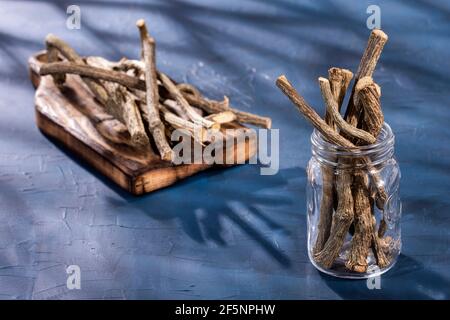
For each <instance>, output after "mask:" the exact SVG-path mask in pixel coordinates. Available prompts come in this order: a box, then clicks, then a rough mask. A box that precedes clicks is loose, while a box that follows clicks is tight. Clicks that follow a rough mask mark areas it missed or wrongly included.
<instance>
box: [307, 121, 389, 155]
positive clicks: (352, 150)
mask: <svg viewBox="0 0 450 320" xmlns="http://www.w3.org/2000/svg"><path fill="white" fill-rule="evenodd" d="M394 143H395V136H394V133H393V132H392V129H391V127H390V126H389V124H387V123H386V122H384V123H383V127H382V129H381V132H380V134H379V135H378V138H377V141H376V142H375V143H373V144H369V145H363V146H355V147H342V146H339V145H336V144H334V143H331V142H328V141H326V140H325V139H324V137H323V135H322V134H321V133H320V132H319V131H318V130H317V129H314V131H313V133H312V134H311V144H312V146H313V148H314V149H317V150H322V151H325V152H332V153H336V154H337V155H345V156H352V155H355V156H358V157H360V156H363V155H369V154H372V153H375V152H379V151H381V150H383V149H385V148H389V147H392V146H393V145H394Z"/></svg>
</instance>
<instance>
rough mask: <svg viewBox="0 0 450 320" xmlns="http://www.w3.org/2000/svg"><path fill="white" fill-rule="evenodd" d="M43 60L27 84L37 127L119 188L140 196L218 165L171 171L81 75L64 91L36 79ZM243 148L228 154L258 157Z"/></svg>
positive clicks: (40, 56)
mask: <svg viewBox="0 0 450 320" xmlns="http://www.w3.org/2000/svg"><path fill="white" fill-rule="evenodd" d="M45 59H46V54H45V52H40V53H37V54H36V55H35V56H33V57H31V58H30V59H29V69H30V79H31V81H32V83H33V85H34V86H35V87H36V94H35V107H36V110H35V111H36V123H37V126H38V127H39V129H40V130H41V131H42V132H43V133H44V134H46V135H48V136H50V137H52V138H54V139H56V140H58V141H59V142H61V143H62V144H63V145H64V146H65V147H66V148H67V149H69V150H70V151H72V152H74V153H75V154H76V155H77V156H79V157H80V158H81V159H83V160H84V161H86V162H87V163H89V164H90V165H91V166H93V167H94V168H95V169H96V170H98V171H99V172H101V173H102V174H103V175H105V176H107V177H108V178H109V179H111V180H112V181H114V182H115V183H117V184H118V185H119V186H120V187H122V188H123V189H125V190H127V191H129V192H131V193H133V194H135V195H140V194H144V193H148V192H152V191H154V190H157V189H161V188H164V187H167V186H170V185H172V184H174V183H176V182H177V181H179V180H182V179H184V178H187V177H189V176H191V175H194V174H195V173H197V172H200V171H202V170H205V169H208V168H210V167H212V166H217V165H210V164H203V163H202V164H183V165H178V166H175V165H173V164H171V163H170V162H168V161H163V160H161V159H160V157H159V155H158V154H157V152H156V151H155V150H154V149H153V148H152V146H148V147H147V148H136V147H135V146H133V144H132V142H131V137H130V134H129V132H128V130H127V129H126V127H125V125H123V124H122V123H121V122H120V121H118V120H117V119H114V118H113V117H112V116H111V115H109V114H107V113H106V112H105V111H104V108H103V107H102V106H101V105H100V104H98V103H97V101H96V100H95V98H94V96H93V95H92V93H91V92H90V91H89V89H88V88H87V87H86V85H85V84H84V83H83V81H82V80H81V79H80V77H79V76H77V75H67V80H66V83H65V85H64V87H63V89H62V90H60V89H58V88H57V87H56V86H55V84H54V82H53V79H52V78H51V76H43V77H41V76H39V67H40V65H41V64H42V62H44V61H45ZM236 126H237V127H239V128H245V127H242V126H240V125H237V124H236ZM243 144H245V145H241V146H239V145H236V146H232V148H233V153H232V154H233V157H236V154H235V153H236V150H239V151H242V150H244V151H245V152H244V153H245V154H244V155H241V156H244V157H245V159H246V160H247V159H249V158H250V157H252V156H253V155H254V154H255V153H256V143H254V141H250V140H243ZM230 150H231V149H230ZM225 151H226V150H224V152H225Z"/></svg>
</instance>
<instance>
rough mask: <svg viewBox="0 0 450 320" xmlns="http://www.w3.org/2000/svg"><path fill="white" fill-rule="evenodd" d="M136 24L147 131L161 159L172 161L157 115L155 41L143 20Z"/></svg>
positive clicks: (172, 155) (163, 129)
mask: <svg viewBox="0 0 450 320" xmlns="http://www.w3.org/2000/svg"><path fill="white" fill-rule="evenodd" d="M136 26H137V27H138V29H139V33H140V38H141V49H142V59H143V61H144V64H145V69H144V74H145V84H146V98H147V103H146V105H147V113H148V126H149V131H150V133H151V134H152V136H153V140H154V141H155V144H156V148H157V149H158V151H159V154H160V155H161V159H163V160H167V161H172V160H173V158H174V154H173V151H172V149H171V148H170V146H169V144H168V142H167V139H166V135H165V128H164V124H163V123H162V121H161V119H160V117H159V93H158V83H157V80H156V65H155V41H154V40H153V38H151V37H150V36H149V34H148V31H147V27H146V26H145V22H144V20H142V19H141V20H138V21H137V22H136Z"/></svg>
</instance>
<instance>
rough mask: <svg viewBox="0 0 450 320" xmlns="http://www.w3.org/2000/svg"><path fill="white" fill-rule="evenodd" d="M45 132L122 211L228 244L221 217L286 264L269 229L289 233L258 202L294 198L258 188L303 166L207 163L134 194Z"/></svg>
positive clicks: (275, 203)
mask: <svg viewBox="0 0 450 320" xmlns="http://www.w3.org/2000/svg"><path fill="white" fill-rule="evenodd" d="M46 137H47V139H49V140H50V141H51V142H53V143H54V144H55V145H56V146H57V147H58V149H60V150H61V151H62V152H63V153H64V154H66V155H67V156H68V157H70V158H72V159H73V160H74V161H76V162H77V163H78V164H80V165H81V166H82V167H83V168H84V169H85V170H87V171H89V172H90V173H91V174H93V175H94V176H96V177H97V178H98V179H99V180H101V181H102V182H103V184H105V185H106V186H107V187H108V188H111V189H112V190H113V191H114V192H115V193H117V194H118V195H119V196H120V199H118V198H114V197H106V198H107V200H108V201H109V202H110V203H111V205H112V206H113V207H116V208H121V209H122V210H121V211H122V212H127V211H129V210H130V209H132V208H133V209H139V210H140V211H142V212H143V213H145V214H146V215H148V216H149V217H151V218H152V219H155V220H161V221H167V220H175V221H176V222H177V223H179V225H180V226H181V228H182V230H183V231H184V233H185V234H186V235H187V236H189V237H190V238H191V239H192V240H194V241H196V242H198V243H200V244H204V243H206V242H207V241H212V242H214V243H216V244H217V245H219V246H226V245H227V242H226V240H225V239H224V237H223V236H222V233H223V232H224V229H223V221H224V219H225V220H228V221H229V222H231V223H232V224H233V225H234V226H236V227H237V228H238V229H240V230H241V231H242V232H243V233H244V234H246V236H248V237H249V238H250V239H252V240H253V241H255V242H256V243H257V244H258V245H259V246H260V247H261V248H262V249H263V250H264V251H265V252H266V253H268V254H269V255H270V256H271V257H272V258H273V259H275V260H276V261H277V262H278V263H279V264H280V265H282V266H283V267H286V268H288V267H290V266H291V259H290V258H289V257H288V256H287V255H286V254H285V253H284V252H283V251H282V250H280V249H279V248H277V246H276V245H275V244H274V243H273V241H271V240H270V239H271V233H272V232H276V233H278V234H284V235H288V234H289V232H288V230H287V228H286V227H284V226H283V225H282V224H281V223H279V222H277V221H276V220H275V219H274V218H272V217H270V216H268V215H267V214H266V213H264V212H263V211H262V210H260V208H259V207H260V206H269V207H270V208H271V209H270V210H271V211H275V210H276V209H277V208H278V207H283V206H292V203H293V200H291V199H292V198H291V197H289V196H288V195H286V194H282V193H279V194H277V195H267V194H265V193H260V192H259V191H261V190H263V189H266V190H268V189H272V188H280V187H283V186H285V185H286V184H287V180H288V179H289V178H298V177H304V175H305V172H304V170H303V169H301V168H293V169H285V170H280V171H279V172H278V174H277V175H274V176H260V172H259V169H260V168H259V166H256V165H244V166H240V167H238V166H236V167H230V168H224V169H221V168H212V169H209V170H207V171H203V172H200V173H198V174H196V175H195V176H192V177H189V178H187V179H185V180H182V181H179V182H177V183H176V184H175V185H172V186H170V190H169V188H166V189H161V190H157V191H154V192H152V193H150V194H146V195H142V196H134V195H132V194H130V193H128V192H126V191H124V190H122V189H121V188H120V187H118V186H117V185H116V184H115V183H113V182H112V181H110V180H109V179H107V178H106V177H104V176H103V175H101V174H100V173H98V172H97V171H96V170H95V169H93V168H92V167H91V166H90V165H89V164H87V163H86V162H85V161H84V160H83V159H81V158H80V157H78V156H77V155H76V154H74V153H73V152H72V151H70V150H68V149H67V148H66V147H65V146H64V145H62V144H61V143H60V142H58V141H56V140H55V139H53V138H51V137H48V136H46ZM233 171H238V172H233ZM224 174H230V175H231V176H234V180H233V182H232V183H229V182H227V183H224V182H226V181H227V180H226V179H225V177H224V179H220V178H221V176H223V175H224ZM236 176H238V177H236ZM232 179H233V178H232ZM239 180H240V181H239ZM244 181H245V186H246V188H245V190H242V189H238V188H237V187H236V185H239V184H241V182H242V183H243V182H244ZM295 191H297V190H295ZM297 199H298V198H297ZM255 221H256V222H258V225H259V224H261V225H263V226H264V230H259V229H258V228H257V227H255V226H254V223H255ZM119 226H120V225H119Z"/></svg>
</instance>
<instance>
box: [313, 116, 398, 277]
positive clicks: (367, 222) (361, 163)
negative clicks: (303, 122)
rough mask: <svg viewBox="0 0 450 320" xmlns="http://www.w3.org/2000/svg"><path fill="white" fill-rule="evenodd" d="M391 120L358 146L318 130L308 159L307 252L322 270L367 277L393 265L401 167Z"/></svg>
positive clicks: (330, 272) (396, 239)
mask: <svg viewBox="0 0 450 320" xmlns="http://www.w3.org/2000/svg"><path fill="white" fill-rule="evenodd" d="M394 141H395V137H394V134H393V133H392V130H391V128H390V127H389V125H388V124H386V123H385V124H384V125H383V129H382V131H381V133H380V135H379V136H378V139H377V142H376V143H374V144H372V145H367V146H361V147H357V148H353V149H348V148H342V147H339V146H336V145H334V144H331V143H329V142H327V141H325V140H324V139H323V137H322V135H321V134H320V133H319V132H318V131H317V130H314V132H313V134H312V135H311V143H312V158H311V160H310V161H309V163H308V167H307V174H308V186H307V215H308V255H309V258H310V260H311V262H312V263H313V265H314V266H315V267H316V268H317V269H319V270H320V271H322V272H324V273H327V274H330V275H333V276H337V277H342V278H368V277H372V276H377V275H380V274H382V273H384V272H386V271H388V270H389V269H390V268H392V266H393V265H394V264H395V262H396V260H397V257H398V256H399V254H400V249H401V230H400V218H401V202H400V197H399V186H400V169H399V166H398V163H397V161H396V160H395V158H394Z"/></svg>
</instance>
